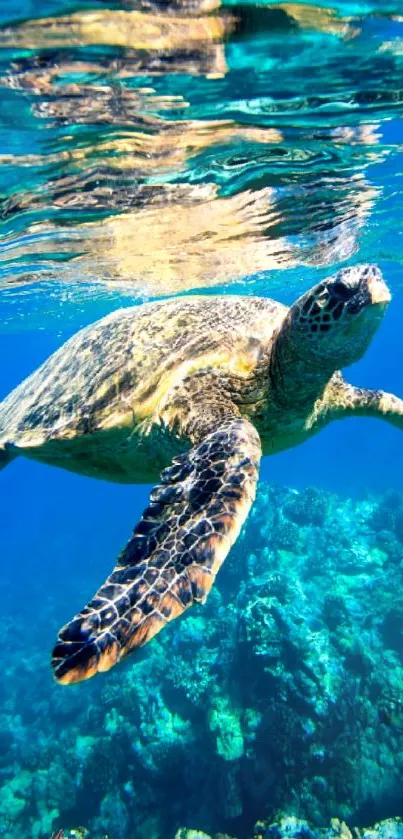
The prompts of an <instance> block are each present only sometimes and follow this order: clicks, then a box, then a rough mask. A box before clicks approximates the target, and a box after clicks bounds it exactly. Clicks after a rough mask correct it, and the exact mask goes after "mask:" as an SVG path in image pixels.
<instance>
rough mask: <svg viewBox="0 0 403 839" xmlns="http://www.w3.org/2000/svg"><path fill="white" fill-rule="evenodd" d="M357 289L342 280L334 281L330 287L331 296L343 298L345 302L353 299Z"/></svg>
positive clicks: (337, 298)
mask: <svg viewBox="0 0 403 839" xmlns="http://www.w3.org/2000/svg"><path fill="white" fill-rule="evenodd" d="M356 291H357V289H356V288H354V286H351V285H346V284H345V283H343V282H342V281H341V280H337V282H335V283H333V285H331V286H330V288H329V292H330V294H331V296H332V297H333V298H335V299H336V300H343V302H347V300H351V298H352V297H354V294H355V293H356Z"/></svg>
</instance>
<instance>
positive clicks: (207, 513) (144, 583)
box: [52, 417, 261, 684]
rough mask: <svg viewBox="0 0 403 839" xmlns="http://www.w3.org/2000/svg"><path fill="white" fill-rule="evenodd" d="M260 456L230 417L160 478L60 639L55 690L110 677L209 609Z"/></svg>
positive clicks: (248, 428)
mask: <svg viewBox="0 0 403 839" xmlns="http://www.w3.org/2000/svg"><path fill="white" fill-rule="evenodd" d="M260 456H261V446H260V439H259V435H258V433H257V431H256V430H255V428H254V427H253V426H252V425H251V424H250V423H249V422H248V421H246V420H243V419H241V418H233V417H230V418H226V419H223V420H221V421H220V423H218V424H217V426H216V427H215V430H213V431H210V433H208V434H207V435H206V436H205V438H204V439H203V440H202V442H201V443H199V444H198V445H196V446H194V448H193V449H191V450H190V451H189V452H188V453H187V454H185V455H180V456H179V457H178V458H175V459H174V461H173V464H172V465H171V466H170V467H169V468H168V469H165V471H164V472H163V473H162V476H161V480H162V483H161V485H160V486H158V487H156V488H155V489H154V490H153V492H152V493H151V497H150V505H149V506H148V507H147V509H146V510H145V511H144V513H143V517H142V519H141V521H140V522H139V524H138V525H137V526H136V528H135V530H134V532H133V535H132V538H131V539H130V541H129V543H128V545H127V547H126V548H125V550H124V551H123V553H122V554H121V556H120V558H119V560H118V564H117V565H116V568H115V569H114V571H113V572H112V574H111V575H110V577H108V579H107V580H106V582H105V583H104V584H103V586H101V588H100V589H99V591H98V592H97V594H96V595H95V597H93V599H92V600H91V601H90V603H89V604H88V606H85V608H84V609H83V610H82V611H81V612H80V613H79V614H78V615H76V616H75V617H74V618H73V620H72V621H71V622H70V623H68V624H67V625H66V626H64V627H63V628H62V629H61V631H60V633H59V637H58V641H57V644H56V646H55V648H54V650H53V658H52V666H53V669H54V674H55V677H56V679H57V680H58V681H59V682H62V683H63V684H71V683H74V682H79V681H81V680H83V679H88V678H90V677H91V676H93V675H95V673H97V672H99V671H103V670H109V668H110V667H112V666H113V665H114V664H116V663H117V662H118V661H120V660H121V659H122V658H123V657H124V656H126V655H127V654H128V653H129V652H130V651H131V650H132V649H134V648H135V647H140V646H142V645H143V644H145V643H146V642H147V641H149V640H150V639H151V638H152V637H153V636H154V635H156V633H157V632H159V631H160V630H161V629H162V628H163V627H164V626H165V625H166V624H167V623H168V622H169V621H171V620H173V619H174V618H176V617H178V616H179V615H181V614H182V612H184V611H185V609H188V608H189V606H191V605H192V604H193V603H194V602H203V601H204V600H205V599H206V597H207V595H208V593H209V591H210V589H211V586H212V585H213V582H214V579H215V576H216V574H217V571H218V570H219V568H220V566H221V564H222V563H223V561H224V559H225V557H226V556H227V554H228V552H229V550H230V548H231V546H232V545H233V543H234V541H235V539H236V538H237V536H238V534H239V531H240V529H241V526H242V524H243V522H244V521H245V519H246V517H247V515H248V513H249V509H250V507H251V504H252V502H253V500H254V497H255V492H256V483H257V478H258V468H259V461H260Z"/></svg>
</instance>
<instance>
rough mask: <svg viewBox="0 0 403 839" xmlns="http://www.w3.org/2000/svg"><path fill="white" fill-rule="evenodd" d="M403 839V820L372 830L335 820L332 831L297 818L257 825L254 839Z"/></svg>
mask: <svg viewBox="0 0 403 839" xmlns="http://www.w3.org/2000/svg"><path fill="white" fill-rule="evenodd" d="M285 837H286V839H302V837H303V839H353V837H354V839H403V820H402V819H400V818H394V819H386V820H385V821H382V822H378V823H377V824H375V825H374V826H373V827H354V828H352V829H350V828H349V827H348V826H347V824H346V823H345V822H344V821H340V819H332V820H331V823H330V827H314V826H313V825H311V824H309V822H307V821H305V819H300V818H297V817H296V816H280V817H279V818H278V819H276V820H275V821H272V822H270V823H266V824H265V822H258V823H257V825H256V826H255V830H254V833H253V839H285Z"/></svg>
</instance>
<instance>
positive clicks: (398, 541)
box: [0, 483, 403, 839]
mask: <svg viewBox="0 0 403 839" xmlns="http://www.w3.org/2000/svg"><path fill="white" fill-rule="evenodd" d="M84 582H85V581H84ZM80 584H81V583H80ZM83 584H84V583H83ZM85 584H86V583H85ZM402 592H403V497H401V496H400V495H398V494H396V493H393V494H392V493H390V494H388V495H384V496H382V497H379V496H376V497H364V498H360V499H355V500H352V499H341V498H339V497H337V496H335V495H330V494H326V493H323V492H321V491H318V490H316V489H307V490H304V491H301V492H297V491H295V490H287V489H282V488H276V487H272V486H269V485H268V484H265V483H262V484H261V485H260V488H259V493H258V498H257V503H256V505H255V507H254V509H253V511H252V514H251V517H250V521H249V524H248V526H247V527H246V528H245V530H244V532H243V534H242V536H241V538H240V540H239V544H238V545H237V546H236V548H235V549H234V550H233V551H232V553H231V557H230V558H229V560H228V562H227V563H226V565H225V567H224V569H223V570H222V572H221V574H220V576H219V580H218V586H217V588H216V590H215V591H213V592H212V594H211V597H210V598H209V601H208V602H207V604H206V606H205V607H203V608H200V609H199V610H197V611H195V612H194V614H193V615H189V616H188V617H187V619H186V620H185V621H182V622H181V624H180V625H179V626H177V627H176V631H174V632H172V633H170V632H169V630H167V631H166V633H164V634H163V636H161V638H158V639H156V640H155V641H153V643H152V644H151V645H150V646H149V648H148V649H147V650H146V651H144V652H143V653H142V654H141V655H140V656H138V657H136V658H134V659H132V661H131V662H130V663H129V664H127V665H126V666H121V667H119V668H117V670H116V674H115V673H114V672H113V673H111V674H108V675H107V676H105V677H104V678H102V679H101V678H100V679H99V681H98V682H95V683H94V684H93V685H90V686H89V687H88V688H85V689H84V690H83V687H82V686H81V687H78V688H72V689H71V691H67V692H65V691H61V690H60V688H58V686H57V685H53V684H51V683H50V681H49V680H48V677H47V671H45V667H46V662H45V661H44V659H45V658H46V657H44V656H43V635H41V632H43V626H45V625H48V624H49V622H51V621H55V620H56V619H57V618H56V614H55V611H56V603H55V602H54V601H53V600H52V599H49V600H47V601H46V602H45V604H44V609H43V612H42V614H41V615H40V616H39V617H38V627H37V631H38V640H36V639H35V638H33V639H32V640H31V643H32V647H31V648H30V651H29V654H28V653H27V648H26V644H25V637H24V635H23V633H21V632H20V631H18V627H17V626H16V623H15V621H12V620H11V618H10V619H8V620H6V621H5V625H4V632H5V636H6V637H5V644H4V651H5V652H4V655H5V659H6V660H5V674H6V678H7V686H6V685H5V682H4V681H3V682H2V684H1V685H0V692H2V693H3V697H2V699H3V701H2V711H1V714H0V743H1V747H2V748H1V752H0V770H1V775H0V779H1V780H0V783H1V786H0V835H1V836H2V839H21V836H29V837H32V839H49V837H50V836H51V835H52V831H53V832H55V831H58V830H59V829H62V828H64V827H66V826H68V825H78V824H82V825H84V826H85V827H86V828H88V830H89V832H90V837H91V839H92V837H95V839H100V837H105V835H107V836H108V839H151V838H152V839H162V837H163V839H173V837H174V836H175V834H176V832H177V831H178V830H179V829H180V827H181V825H183V824H188V825H189V824H190V825H193V826H194V828H195V829H196V828H197V829H198V830H199V831H201V832H202V833H203V832H205V833H207V835H208V836H210V835H216V834H217V833H218V832H220V831H221V833H222V834H223V835H225V834H227V835H228V836H233V837H242V839H244V837H246V836H250V834H251V831H252V825H253V824H254V823H255V822H256V819H258V818H259V817H262V816H267V817H270V815H273V814H274V813H275V812H276V811H278V810H282V811H283V812H288V813H290V814H291V815H293V816H297V817H298V818H301V819H308V820H310V821H311V822H312V824H313V825H320V824H326V823H328V822H329V820H330V819H331V818H334V817H337V818H339V819H346V820H348V821H349V822H352V823H360V822H361V823H366V822H368V821H375V820H376V819H380V818H385V817H386V816H388V815H390V813H394V814H396V815H399V814H400V813H401V777H402V771H403V752H402V748H401V745H402V736H403V735H402V725H401V719H400V712H399V709H400V708H401V700H402V683H403V645H402V629H401V627H402V625H403V593H402ZM41 621H42V622H43V625H42V624H41ZM34 644H36V646H34ZM31 650H32V651H31ZM28 679H29V684H30V696H29V701H28V700H27V697H26V684H27V680H28ZM402 713H403V712H402ZM201 790H202V794H201ZM396 829H397V828H396ZM265 830H267V828H265ZM399 830H401V826H399ZM185 835H186V834H185ZM196 835H197V833H196ZM304 835H305V834H304ZM354 835H356V834H354ZM374 835H375V836H378V834H374ZM379 835H380V836H382V837H383V836H384V835H385V836H386V835H389V834H384V833H382V834H379ZM396 835H397V834H396ZM263 836H265V839H266V834H263ZM267 836H268V837H270V839H277V836H276V837H274V834H273V832H269V833H267ZM326 839H328V837H327V835H326ZM362 839H371V837H370V836H369V834H368V836H366V835H365V837H364V836H363V837H362Z"/></svg>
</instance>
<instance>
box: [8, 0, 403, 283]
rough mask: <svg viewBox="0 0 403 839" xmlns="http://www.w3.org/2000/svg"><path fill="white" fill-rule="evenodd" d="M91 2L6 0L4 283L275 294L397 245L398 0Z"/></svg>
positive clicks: (402, 97)
mask: <svg viewBox="0 0 403 839" xmlns="http://www.w3.org/2000/svg"><path fill="white" fill-rule="evenodd" d="M92 5H93V8H91V3H81V7H80V9H77V6H75V8H74V9H72V7H71V5H70V4H69V3H68V2H62V0H58V2H53V3H52V2H48V3H45V4H42V6H43V9H44V14H47V16H46V17H45V16H43V17H35V18H33V17H32V14H31V15H30V14H29V6H27V7H26V10H27V12H28V13H27V15H26V18H25V19H24V20H22V19H21V16H20V14H19V12H18V11H17V10H16V9H15V8H13V6H12V5H10V7H9V11H8V15H9V17H8V19H5V18H4V14H5V13H4V11H2V14H3V20H2V27H1V29H0V87H1V101H2V107H1V108H0V127H1V130H2V136H3V143H2V145H1V149H0V187H1V190H0V194H1V198H0V236H1V239H0V282H2V283H3V284H4V285H8V286H12V287H13V288H16V287H17V288H18V287H19V286H20V285H21V284H26V283H32V282H38V281H47V282H48V281H53V282H56V281H57V282H59V281H69V282H73V283H77V282H79V281H83V280H84V281H85V282H86V283H89V284H91V283H93V282H99V281H105V282H107V283H108V284H110V283H118V284H127V285H128V286H129V287H130V293H136V294H138V295H143V296H148V295H152V296H157V295H160V294H167V293H173V292H183V291H188V290H192V289H200V288H201V289H202V288H208V287H212V286H221V285H228V286H230V285H231V284H232V283H234V282H237V283H239V282H241V281H244V282H245V281H246V280H247V281H248V288H249V289H250V290H251V291H254V289H255V287H257V283H261V280H262V275H263V276H264V278H265V281H266V288H267V291H268V293H270V292H273V290H274V287H275V285H276V283H277V282H279V278H280V277H283V276H284V270H285V269H296V271H297V275H298V276H299V273H298V272H299V271H300V269H302V268H304V266H305V267H311V268H322V267H323V268H325V267H327V266H329V265H333V264H334V263H335V262H343V261H346V260H348V259H350V258H352V257H354V258H356V255H357V256H358V257H359V258H360V259H365V258H366V255H367V249H368V246H369V244H370V250H371V260H372V261H373V260H374V259H380V260H382V258H387V259H388V260H391V261H392V263H393V262H396V263H397V262H398V261H399V259H401V254H399V247H401V246H400V237H399V236H398V229H397V228H398V219H397V218H395V219H393V218H392V219H391V218H390V216H389V215H388V211H387V207H388V201H389V200H390V197H391V196H392V195H394V196H395V201H396V193H398V194H399V195H400V196H401V195H402V192H401V176H400V173H399V166H398V164H396V162H395V161H398V159H399V157H398V155H399V153H400V152H401V141H402V136H403V132H402V110H403V90H402V69H403V68H402V65H403V49H402V43H403V18H402V17H401V15H399V8H398V5H399V4H393V3H383V2H382V3H380V2H377V3H372V4H371V3H368V2H365V3H364V2H355V3H349V2H344V0H339V2H337V3H336V2H333V4H332V7H331V8H326V7H322V6H321V5H313V4H312V5H310V4H306V3H302V2H301V3H298V2H295V3H270V2H268V3H266V5H259V6H257V5H253V4H252V3H249V4H244V5H240V4H227V5H225V6H220V5H219V3H218V2H216V0H200V2H196V0H194V2H183V3H182V2H179V0H177V1H176V2H172V3H165V2H164V3H161V4H160V5H158V4H157V3H153V2H144V3H141V2H132V0H124V2H120V3H119V2H112V0H111V2H103V3H94V4H92ZM31 11H32V10H31ZM13 16H14V19H13ZM18 16H20V20H18ZM399 201H400V202H401V198H399ZM398 203H399V202H398ZM394 225H396V228H395V229H394V228H393V226H394ZM394 234H395V235H394Z"/></svg>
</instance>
